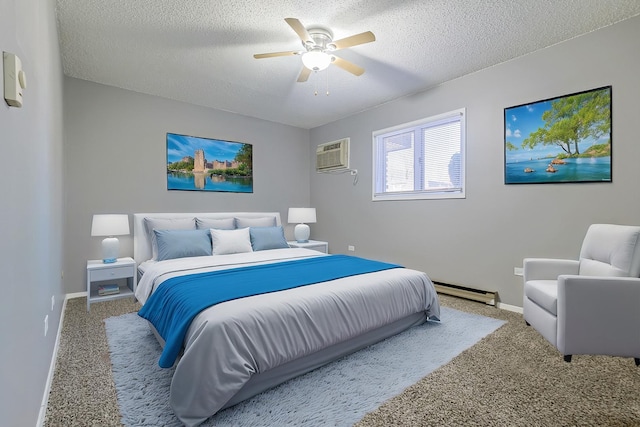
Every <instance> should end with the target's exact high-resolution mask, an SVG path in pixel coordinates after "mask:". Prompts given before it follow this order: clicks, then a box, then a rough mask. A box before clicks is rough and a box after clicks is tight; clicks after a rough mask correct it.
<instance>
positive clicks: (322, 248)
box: [287, 240, 329, 254]
mask: <svg viewBox="0 0 640 427" xmlns="http://www.w3.org/2000/svg"><path fill="white" fill-rule="evenodd" d="M287 243H288V244H289V246H291V247H292V248H305V249H313V250H314V251H318V252H322V253H325V254H328V253H329V243H327V242H321V241H320V240H309V241H308V242H306V243H298V242H296V241H295V240H292V241H290V242H287Z"/></svg>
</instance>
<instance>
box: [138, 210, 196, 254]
mask: <svg viewBox="0 0 640 427" xmlns="http://www.w3.org/2000/svg"><path fill="white" fill-rule="evenodd" d="M144 226H145V227H146V229H147V240H148V241H149V242H151V252H152V254H153V257H152V259H154V260H155V259H158V243H157V241H156V235H155V234H154V232H153V230H195V229H196V219H195V218H152V217H147V218H145V219H144Z"/></svg>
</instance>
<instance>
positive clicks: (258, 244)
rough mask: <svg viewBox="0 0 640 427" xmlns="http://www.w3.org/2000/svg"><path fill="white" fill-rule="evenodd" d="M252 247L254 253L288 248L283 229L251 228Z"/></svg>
mask: <svg viewBox="0 0 640 427" xmlns="http://www.w3.org/2000/svg"><path fill="white" fill-rule="evenodd" d="M249 235H250V237H251V247H252V248H253V250H254V251H263V250H266V249H281V248H288V247H289V244H288V243H287V239H285V238H284V230H283V229H282V227H281V226H280V227H250V228H249Z"/></svg>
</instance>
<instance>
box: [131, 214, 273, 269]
mask: <svg viewBox="0 0 640 427" xmlns="http://www.w3.org/2000/svg"><path fill="white" fill-rule="evenodd" d="M265 216H275V218H276V225H282V222H281V221H280V212H197V213H164V212H162V213H159V212H154V213H135V214H133V259H135V260H136V262H137V263H138V264H140V263H141V262H144V261H147V260H148V259H151V242H150V241H149V239H148V237H147V232H146V229H145V226H144V219H145V218H146V217H152V218H196V217H201V218H216V219H222V218H260V217H265Z"/></svg>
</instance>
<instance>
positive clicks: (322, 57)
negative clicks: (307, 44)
mask: <svg viewBox="0 0 640 427" xmlns="http://www.w3.org/2000/svg"><path fill="white" fill-rule="evenodd" d="M302 63H303V64H304V66H305V67H307V68H308V69H310V70H311V71H322V70H324V69H325V68H327V67H328V66H329V64H331V57H330V56H329V55H327V54H326V53H324V52H322V51H321V50H311V51H309V52H305V53H303V54H302Z"/></svg>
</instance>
